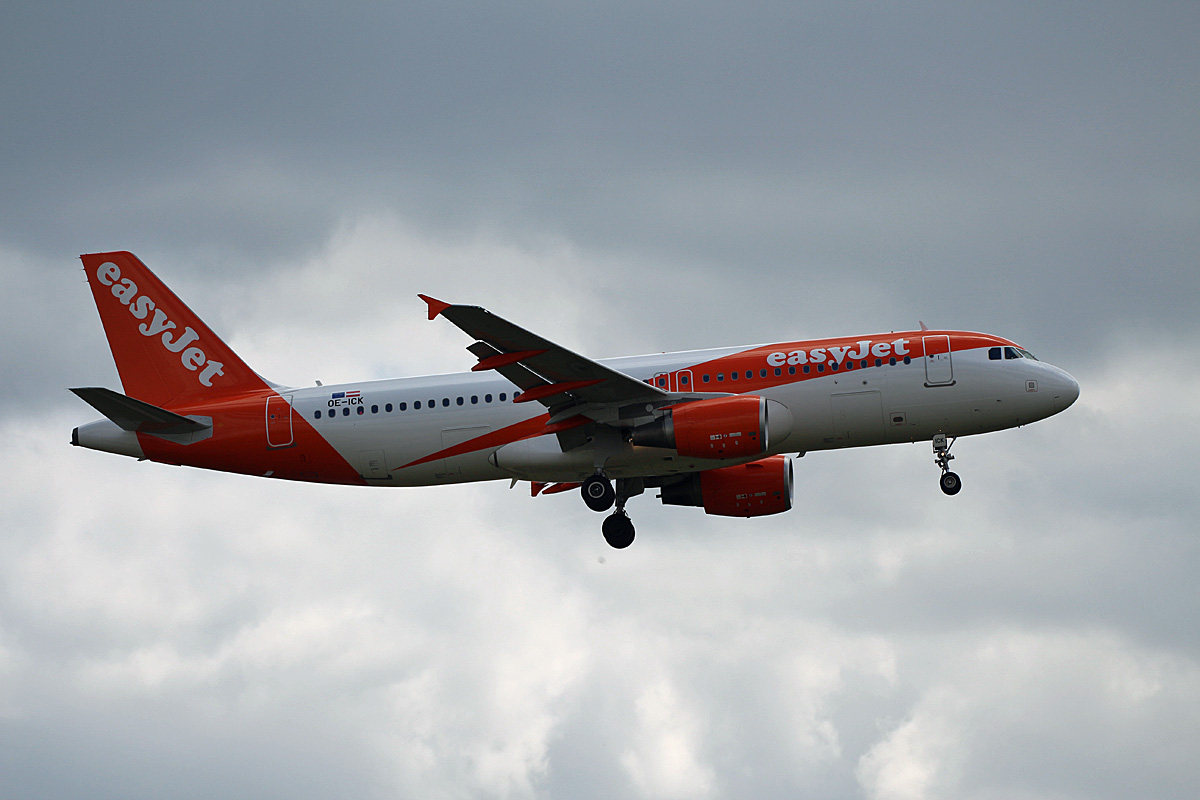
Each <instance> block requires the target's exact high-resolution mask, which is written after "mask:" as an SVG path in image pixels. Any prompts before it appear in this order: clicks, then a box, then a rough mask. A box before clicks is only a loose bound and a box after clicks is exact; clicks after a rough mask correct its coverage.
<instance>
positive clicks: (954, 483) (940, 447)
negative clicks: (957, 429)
mask: <svg viewBox="0 0 1200 800" xmlns="http://www.w3.org/2000/svg"><path fill="white" fill-rule="evenodd" d="M957 439H958V437H957V436H951V437H950V438H949V440H947V438H946V434H944V433H939V434H935V435H934V437H933V462H934V463H935V464H937V465H938V466H939V467H941V468H942V477H941V479H940V480H939V481H938V483H939V485H940V486H941V487H942V491H943V492H945V493H946V494H949V495H953V494H958V493H959V491H960V490H961V489H962V479H961V478H959V477H958V473H956V472H951V471H950V462H951V461H953V460H954V456H952V455H950V448H951V447H953V446H954V442H955V441H956V440H957Z"/></svg>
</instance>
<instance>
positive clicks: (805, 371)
mask: <svg viewBox="0 0 1200 800" xmlns="http://www.w3.org/2000/svg"><path fill="white" fill-rule="evenodd" d="M811 371H812V367H811V366H809V365H808V364H805V365H804V374H805V375H807V374H808V373H809V372H811Z"/></svg>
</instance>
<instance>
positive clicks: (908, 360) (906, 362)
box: [904, 356, 912, 364]
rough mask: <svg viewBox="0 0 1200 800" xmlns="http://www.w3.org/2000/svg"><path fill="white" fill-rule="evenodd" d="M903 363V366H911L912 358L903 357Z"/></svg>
mask: <svg viewBox="0 0 1200 800" xmlns="http://www.w3.org/2000/svg"><path fill="white" fill-rule="evenodd" d="M904 363H905V364H911V363H912V356H905V357H904Z"/></svg>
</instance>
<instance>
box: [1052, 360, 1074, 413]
mask: <svg viewBox="0 0 1200 800" xmlns="http://www.w3.org/2000/svg"><path fill="white" fill-rule="evenodd" d="M1058 372H1059V373H1060V375H1059V380H1057V381H1055V386H1054V410H1055V411H1062V410H1063V409H1065V408H1068V407H1070V405H1071V404H1072V403H1074V402H1075V401H1076V400H1078V399H1079V381H1077V380H1075V379H1074V378H1072V377H1071V376H1070V375H1068V374H1067V373H1066V371H1064V370H1061V369H1060V370H1058Z"/></svg>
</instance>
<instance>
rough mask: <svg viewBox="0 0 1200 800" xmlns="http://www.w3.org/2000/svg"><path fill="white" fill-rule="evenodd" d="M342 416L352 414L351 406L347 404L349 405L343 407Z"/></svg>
mask: <svg viewBox="0 0 1200 800" xmlns="http://www.w3.org/2000/svg"><path fill="white" fill-rule="evenodd" d="M342 416H343V417H348V416H350V407H349V406H347V407H345V408H343V409H342Z"/></svg>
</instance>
